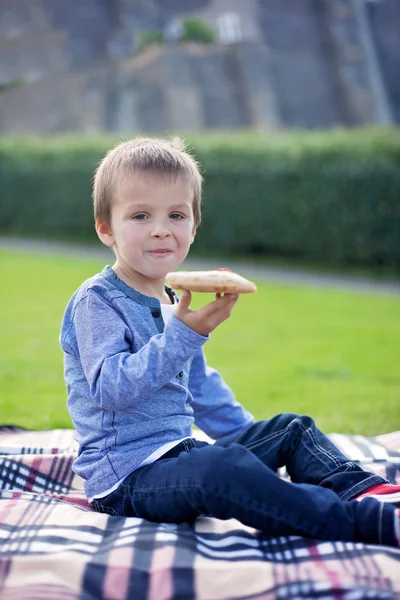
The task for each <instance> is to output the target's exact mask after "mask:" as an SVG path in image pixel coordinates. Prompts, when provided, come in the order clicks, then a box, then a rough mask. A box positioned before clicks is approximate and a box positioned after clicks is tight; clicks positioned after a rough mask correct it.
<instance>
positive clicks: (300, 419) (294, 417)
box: [279, 413, 315, 429]
mask: <svg viewBox="0 0 400 600" xmlns="http://www.w3.org/2000/svg"><path fill="white" fill-rule="evenodd" d="M279 416H280V417H281V419H282V420H283V421H285V422H286V426H287V427H289V426H290V425H291V424H292V423H293V424H295V425H298V424H299V423H300V425H301V427H302V429H309V428H310V427H314V426H315V422H314V419H313V418H312V417H309V416H308V415H299V414H297V413H283V414H282V415H279Z"/></svg>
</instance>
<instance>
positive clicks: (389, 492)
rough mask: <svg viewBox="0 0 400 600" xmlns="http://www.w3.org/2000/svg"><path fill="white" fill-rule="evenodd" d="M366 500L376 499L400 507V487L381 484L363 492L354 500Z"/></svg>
mask: <svg viewBox="0 0 400 600" xmlns="http://www.w3.org/2000/svg"><path fill="white" fill-rule="evenodd" d="M364 498H376V499H377V500H380V501H381V502H387V503H390V504H394V505H397V506H400V485H393V484H392V483H379V484H378V485H374V486H372V487H370V488H369V489H368V490H365V491H364V492H361V494H360V495H359V496H356V497H355V498H354V500H363V499H364Z"/></svg>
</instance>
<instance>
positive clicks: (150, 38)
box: [136, 29, 165, 52]
mask: <svg viewBox="0 0 400 600" xmlns="http://www.w3.org/2000/svg"><path fill="white" fill-rule="evenodd" d="M164 42H165V39H164V35H163V32H162V31H161V30H159V29H156V30H153V31H143V32H142V34H141V35H140V39H139V44H138V47H137V49H136V52H141V51H142V50H143V49H144V48H146V47H147V46H151V45H152V44H163V43H164Z"/></svg>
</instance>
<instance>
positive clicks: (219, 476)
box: [198, 443, 249, 489]
mask: <svg viewBox="0 0 400 600" xmlns="http://www.w3.org/2000/svg"><path fill="white" fill-rule="evenodd" d="M207 451H208V454H209V456H208V457H206V459H205V460H204V459H203V460H202V461H199V469H198V476H199V477H200V481H201V485H202V487H204V488H206V489H213V488H216V487H219V486H220V485H221V484H223V483H224V482H226V481H227V480H229V479H231V478H235V477H237V476H238V474H239V472H240V470H241V469H242V468H243V469H245V468H246V455H247V454H248V453H249V450H247V449H246V448H245V447H244V446H242V445H240V444H236V443H231V444H229V445H228V446H225V447H218V446H212V447H210V448H208V449H207Z"/></svg>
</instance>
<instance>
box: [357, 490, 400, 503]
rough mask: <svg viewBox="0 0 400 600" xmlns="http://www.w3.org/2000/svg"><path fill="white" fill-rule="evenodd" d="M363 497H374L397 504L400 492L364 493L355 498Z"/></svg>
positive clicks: (399, 501)
mask: <svg viewBox="0 0 400 600" xmlns="http://www.w3.org/2000/svg"><path fill="white" fill-rule="evenodd" d="M364 498H375V499H376V500H380V501H381V502H385V503H387V504H399V503H400V492H395V493H394V494H365V496H360V497H359V498H357V500H364Z"/></svg>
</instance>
